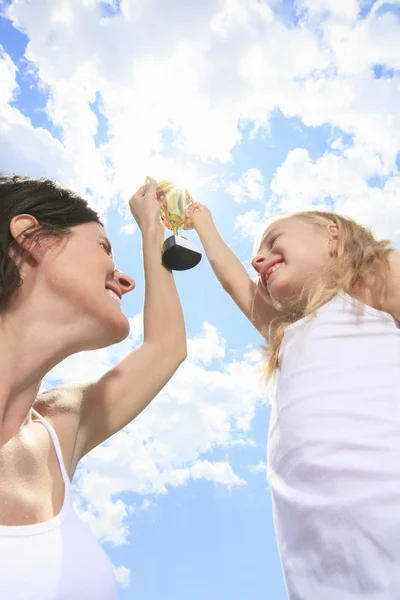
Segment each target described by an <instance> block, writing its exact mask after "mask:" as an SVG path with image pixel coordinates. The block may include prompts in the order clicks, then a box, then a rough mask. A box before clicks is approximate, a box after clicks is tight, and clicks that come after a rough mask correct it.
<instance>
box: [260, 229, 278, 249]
mask: <svg viewBox="0 0 400 600" xmlns="http://www.w3.org/2000/svg"><path fill="white" fill-rule="evenodd" d="M276 233H277V229H271V230H270V231H268V233H267V234H266V235H265V236H264V237H262V238H261V242H260V247H261V246H262V245H263V244H265V243H267V242H268V241H269V240H270V239H271V237H273V236H274V235H275V234H276Z"/></svg>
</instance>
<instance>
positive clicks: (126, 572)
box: [113, 565, 131, 589]
mask: <svg viewBox="0 0 400 600" xmlns="http://www.w3.org/2000/svg"><path fill="white" fill-rule="evenodd" d="M113 570H114V575H115V579H116V580H117V583H118V584H119V586H120V587H121V588H122V589H125V588H127V587H129V584H130V582H131V570H130V569H128V568H127V567H124V566H123V565H120V566H119V567H116V566H114V565H113Z"/></svg>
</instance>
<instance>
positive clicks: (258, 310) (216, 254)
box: [187, 202, 276, 338]
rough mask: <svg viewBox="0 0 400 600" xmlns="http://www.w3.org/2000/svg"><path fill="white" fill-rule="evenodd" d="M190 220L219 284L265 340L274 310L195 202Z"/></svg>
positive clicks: (209, 215)
mask: <svg viewBox="0 0 400 600" xmlns="http://www.w3.org/2000/svg"><path fill="white" fill-rule="evenodd" d="M187 216H188V218H190V219H191V220H192V221H193V225H194V228H195V230H196V232H197V234H198V236H199V238H200V240H201V243H202V244H203V247H204V251H205V253H206V255H207V258H208V260H209V262H210V265H211V268H212V269H213V271H214V273H215V275H216V277H217V279H218V281H219V282H220V284H221V285H222V287H223V288H224V290H225V291H226V292H228V294H229V295H230V296H231V298H232V299H233V300H234V302H235V303H236V304H237V305H238V307H239V308H240V310H241V311H242V312H243V313H244V314H245V316H246V317H247V318H248V319H249V321H250V322H251V323H252V324H253V325H254V327H255V328H256V329H257V330H258V331H259V332H260V333H261V334H262V335H263V336H264V337H265V338H266V337H267V335H268V327H269V324H270V322H271V320H272V319H273V318H274V317H275V316H276V312H275V310H274V309H273V308H272V306H271V305H270V304H268V303H267V301H266V299H265V297H263V296H262V294H261V292H260V289H259V287H258V286H257V284H256V283H255V282H254V281H252V279H251V278H250V277H249V274H248V273H247V271H246V269H245V267H244V266H243V264H242V263H241V262H240V260H239V259H238V258H237V256H236V255H235V254H234V253H233V252H232V250H231V249H230V248H229V246H228V244H226V242H225V241H224V240H223V238H222V236H221V235H220V233H219V231H218V229H217V227H216V226H215V223H214V221H213V218H212V216H211V213H210V211H209V210H208V208H206V207H205V206H203V205H202V204H200V203H199V202H195V203H194V204H192V205H190V206H189V207H188V209H187Z"/></svg>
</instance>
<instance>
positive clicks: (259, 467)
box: [249, 460, 267, 473]
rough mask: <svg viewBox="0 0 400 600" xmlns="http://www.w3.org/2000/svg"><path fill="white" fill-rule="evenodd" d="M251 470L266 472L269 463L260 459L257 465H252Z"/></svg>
mask: <svg viewBox="0 0 400 600" xmlns="http://www.w3.org/2000/svg"><path fill="white" fill-rule="evenodd" d="M249 470H250V472H251V473H266V472H267V463H266V462H263V461H262V460H260V461H259V462H258V463H257V464H256V465H250V467H249Z"/></svg>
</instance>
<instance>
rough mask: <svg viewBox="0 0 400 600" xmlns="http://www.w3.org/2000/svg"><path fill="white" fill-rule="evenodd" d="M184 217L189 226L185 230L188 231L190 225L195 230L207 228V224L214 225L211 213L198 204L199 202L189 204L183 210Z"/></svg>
mask: <svg viewBox="0 0 400 600" xmlns="http://www.w3.org/2000/svg"><path fill="white" fill-rule="evenodd" d="M185 217H186V221H187V223H188V225H189V226H186V227H185V229H189V228H190V226H191V225H192V226H193V227H194V229H196V230H197V229H198V227H202V226H205V227H207V224H208V225H212V224H213V223H214V221H213V218H212V215H211V211H210V210H209V209H208V208H207V207H206V206H204V204H200V202H192V204H189V206H187V207H186V210H185Z"/></svg>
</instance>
